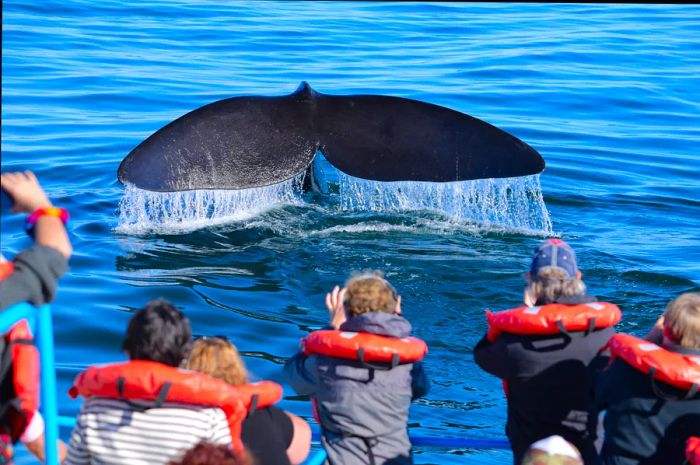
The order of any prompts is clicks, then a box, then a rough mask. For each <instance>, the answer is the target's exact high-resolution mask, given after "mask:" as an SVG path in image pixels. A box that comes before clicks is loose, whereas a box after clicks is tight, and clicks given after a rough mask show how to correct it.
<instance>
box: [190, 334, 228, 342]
mask: <svg viewBox="0 0 700 465" xmlns="http://www.w3.org/2000/svg"><path fill="white" fill-rule="evenodd" d="M192 339H193V340H195V341H197V340H199V339H201V340H203V341H208V340H211V339H221V340H222V341H226V342H231V341H229V340H228V337H226V336H223V335H221V334H218V335H216V336H195V337H193V338H192Z"/></svg>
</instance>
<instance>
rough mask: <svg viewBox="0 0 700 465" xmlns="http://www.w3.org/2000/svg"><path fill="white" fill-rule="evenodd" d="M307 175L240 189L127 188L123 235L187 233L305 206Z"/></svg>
mask: <svg viewBox="0 0 700 465" xmlns="http://www.w3.org/2000/svg"><path fill="white" fill-rule="evenodd" d="M304 175H305V173H301V174H299V175H298V176H295V177H293V178H291V179H288V180H286V181H284V182H281V183H278V184H273V185H270V186H264V187H255V188H251V189H240V190H192V191H182V192H151V191H146V190H142V189H139V188H137V187H134V186H130V185H127V186H126V190H125V192H124V196H123V197H122V199H121V201H120V202H119V224H118V226H117V228H116V231H117V232H121V233H132V234H138V233H144V232H149V231H154V230H157V231H159V232H163V231H169V232H186V231H191V230H195V229H199V228H202V227H206V226H211V225H215V224H223V223H229V222H232V221H244V220H247V219H249V218H252V217H254V216H257V215H259V214H261V213H263V212H265V211H267V210H269V209H270V208H273V207H275V206H279V205H280V204H293V205H297V204H302V203H303V202H302V200H301V198H300V197H299V194H300V193H301V191H302V188H301V187H302V185H303V182H304Z"/></svg>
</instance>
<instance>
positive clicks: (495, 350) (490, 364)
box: [474, 336, 509, 379]
mask: <svg viewBox="0 0 700 465" xmlns="http://www.w3.org/2000/svg"><path fill="white" fill-rule="evenodd" d="M474 361H476V364H477V365H479V366H480V367H481V369H482V370H484V371H487V372H489V373H491V374H492V375H494V376H498V377H499V378H501V379H507V378H508V375H509V373H508V350H507V347H506V344H505V343H504V342H503V336H499V337H497V338H496V340H495V341H493V342H489V341H488V339H487V338H486V336H484V337H483V338H481V340H480V341H479V343H478V344H477V345H476V347H475V348H474Z"/></svg>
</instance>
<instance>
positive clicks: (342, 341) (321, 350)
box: [302, 330, 428, 369]
mask: <svg viewBox="0 0 700 465" xmlns="http://www.w3.org/2000/svg"><path fill="white" fill-rule="evenodd" d="M302 351H303V353H304V355H312V354H317V355H326V356H328V357H336V358H342V359H347V360H359V361H360V362H361V363H362V364H364V365H368V366H370V367H372V368H380V369H382V368H383V367H376V366H373V365H370V362H380V363H390V364H391V367H392V368H393V367H395V366H396V365H398V364H399V363H412V362H417V361H419V360H421V359H422V358H423V357H425V354H426V353H428V346H427V344H426V343H425V342H424V341H422V340H421V339H418V338H416V337H403V338H399V337H390V336H380V335H378V334H372V333H361V332H351V331H339V330H321V331H314V332H312V333H310V334H309V335H308V336H306V337H305V338H304V339H302Z"/></svg>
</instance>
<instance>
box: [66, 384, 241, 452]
mask: <svg viewBox="0 0 700 465" xmlns="http://www.w3.org/2000/svg"><path fill="white" fill-rule="evenodd" d="M132 404H135V403H134V402H132ZM138 405H142V406H144V407H148V406H149V405H152V403H150V404H149V403H145V402H139V403H138ZM202 440H206V441H209V442H212V443H214V444H231V433H230V430H229V427H228V422H227V421H226V415H225V414H224V412H223V411H222V410H221V409H218V408H212V407H203V406H199V405H189V404H175V403H169V402H166V403H164V404H163V405H162V406H161V407H159V408H150V409H147V410H140V409H138V408H135V407H133V406H132V405H130V404H129V403H127V402H126V401H123V400H116V399H107V398H103V397H91V398H89V399H87V400H86V401H85V403H84V404H83V406H82V408H81V409H80V413H79V414H78V421H77V424H76V426H75V428H74V429H73V433H72V434H71V438H70V445H69V448H68V456H67V457H66V460H65V462H63V465H88V464H89V465H112V464H113V465H117V464H119V465H124V464H128V465H160V464H166V463H167V462H169V461H171V460H178V459H180V457H181V456H182V455H183V453H184V452H185V451H186V450H188V449H190V448H192V447H193V446H194V445H195V444H197V443H198V442H200V441H202Z"/></svg>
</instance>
